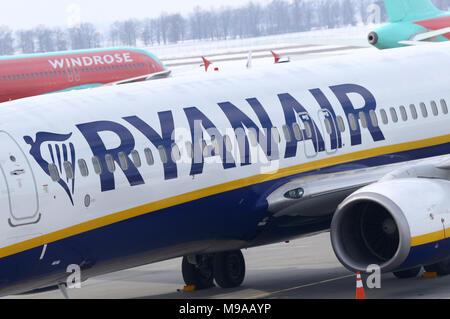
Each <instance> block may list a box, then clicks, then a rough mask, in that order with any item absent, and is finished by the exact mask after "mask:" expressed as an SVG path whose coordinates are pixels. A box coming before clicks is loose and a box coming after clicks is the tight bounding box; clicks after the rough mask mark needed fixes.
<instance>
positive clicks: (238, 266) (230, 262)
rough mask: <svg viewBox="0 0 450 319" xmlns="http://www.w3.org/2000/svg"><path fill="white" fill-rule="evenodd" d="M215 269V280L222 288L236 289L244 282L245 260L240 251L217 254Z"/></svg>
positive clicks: (214, 263) (214, 262)
mask: <svg viewBox="0 0 450 319" xmlns="http://www.w3.org/2000/svg"><path fill="white" fill-rule="evenodd" d="M213 269H214V279H215V280H216V283H217V284H218V285H219V286H220V287H222V288H225V289H226V288H236V287H239V286H240V285H241V284H242V283H243V282H244V278H245V259H244V256H243V255H242V252H241V251H240V250H236V251H229V252H224V253H218V254H216V255H215V256H214V261H213Z"/></svg>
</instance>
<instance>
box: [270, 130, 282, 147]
mask: <svg viewBox="0 0 450 319" xmlns="http://www.w3.org/2000/svg"><path fill="white" fill-rule="evenodd" d="M271 131H272V137H273V140H274V141H275V143H277V144H278V143H281V136H280V132H279V131H278V128H276V127H272V130H271Z"/></svg>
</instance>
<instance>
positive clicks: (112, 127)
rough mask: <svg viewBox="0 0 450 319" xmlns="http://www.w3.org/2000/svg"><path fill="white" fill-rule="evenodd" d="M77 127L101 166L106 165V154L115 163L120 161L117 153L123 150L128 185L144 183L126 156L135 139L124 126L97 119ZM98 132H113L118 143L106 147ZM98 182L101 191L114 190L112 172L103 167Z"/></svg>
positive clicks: (129, 152) (132, 147)
mask: <svg viewBox="0 0 450 319" xmlns="http://www.w3.org/2000/svg"><path fill="white" fill-rule="evenodd" d="M77 127H78V129H79V130H80V132H81V134H83V136H84V138H85V139H86V141H87V142H88V144H89V146H90V148H91V150H92V153H93V154H94V156H97V157H98V159H99V161H100V163H101V165H102V167H108V166H107V165H106V159H105V158H106V155H107V154H110V155H112V156H113V158H114V160H115V161H116V162H117V163H120V161H119V153H121V152H123V153H125V155H126V156H127V160H128V169H127V170H126V171H124V174H125V176H126V178H127V179H128V181H129V183H130V185H131V186H136V185H142V184H145V182H144V179H143V178H142V176H141V174H140V173H139V171H138V170H137V168H136V166H134V163H132V162H131V161H130V159H129V158H128V156H129V155H130V154H131V151H132V150H134V147H135V141H134V137H133V135H132V134H131V132H130V131H129V130H128V129H127V128H126V127H124V126H123V125H120V124H118V123H115V122H111V121H99V122H91V123H86V124H79V125H77ZM100 132H111V133H114V134H115V135H117V136H118V137H119V139H120V145H119V146H118V147H117V148H114V149H107V148H106V146H105V143H104V142H103V140H102V138H101V137H100V135H99V133H100ZM119 167H120V165H119ZM100 184H101V190H102V192H107V191H110V190H114V189H115V180H114V174H113V173H112V172H110V171H109V170H107V169H103V170H102V172H101V174H100Z"/></svg>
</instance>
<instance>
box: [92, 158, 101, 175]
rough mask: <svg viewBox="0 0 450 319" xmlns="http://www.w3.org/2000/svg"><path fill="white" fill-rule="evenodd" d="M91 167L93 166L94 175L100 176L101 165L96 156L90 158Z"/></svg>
mask: <svg viewBox="0 0 450 319" xmlns="http://www.w3.org/2000/svg"><path fill="white" fill-rule="evenodd" d="M92 165H94V171H95V174H97V175H101V174H102V164H101V163H100V159H99V158H98V157H97V156H94V157H93V158H92Z"/></svg>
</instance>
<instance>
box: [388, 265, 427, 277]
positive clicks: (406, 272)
mask: <svg viewBox="0 0 450 319" xmlns="http://www.w3.org/2000/svg"><path fill="white" fill-rule="evenodd" d="M421 270H422V267H417V268H412V269H407V270H402V271H396V272H394V273H393V274H394V276H395V277H397V278H399V279H405V278H414V277H416V276H417V275H418V274H419V273H420V271H421Z"/></svg>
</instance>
